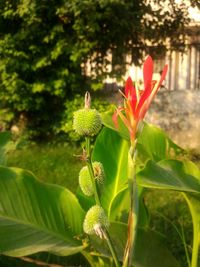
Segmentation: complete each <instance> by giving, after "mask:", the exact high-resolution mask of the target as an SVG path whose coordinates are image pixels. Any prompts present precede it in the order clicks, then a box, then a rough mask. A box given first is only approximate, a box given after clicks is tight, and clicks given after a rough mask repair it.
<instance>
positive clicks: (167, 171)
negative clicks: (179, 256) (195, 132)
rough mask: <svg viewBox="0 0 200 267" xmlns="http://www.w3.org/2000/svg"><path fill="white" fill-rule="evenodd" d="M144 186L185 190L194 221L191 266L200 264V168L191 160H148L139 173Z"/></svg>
mask: <svg viewBox="0 0 200 267" xmlns="http://www.w3.org/2000/svg"><path fill="white" fill-rule="evenodd" d="M137 180H138V183H139V184H140V185H142V186H144V187H151V188H158V189H168V190H169V189H170V190H176V191H181V192H183V195H184V197H185V199H186V201H187V203H188V207H189V209H190V212H191V215H192V221H193V251H192V261H191V266H200V260H199V257H198V252H199V246H200V234H199V233H200V170H199V168H198V167H197V166H196V165H195V164H194V163H192V162H191V161H178V160H163V161H160V162H158V163H155V162H153V161H149V162H147V164H146V166H145V168H144V169H143V170H142V171H140V172H139V173H138V174H137Z"/></svg>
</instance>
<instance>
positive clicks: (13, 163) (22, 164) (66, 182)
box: [7, 144, 83, 192]
mask: <svg viewBox="0 0 200 267" xmlns="http://www.w3.org/2000/svg"><path fill="white" fill-rule="evenodd" d="M79 154H81V150H80V149H78V148H77V147H76V146H70V145H69V144H64V145H58V146H53V145H40V146H39V145H38V146H37V145H31V146H28V147H24V148H22V149H20V150H16V151H14V152H12V153H10V155H9V156H8V162H7V164H8V166H10V167H19V168H23V169H27V170H30V171H32V172H33V173H34V174H35V175H36V176H37V177H38V178H39V179H40V180H42V181H44V182H48V183H53V184H59V185H62V186H65V187H67V188H69V189H70V190H71V191H72V192H75V190H76V188H77V185H78V173H79V171H80V169H81V166H82V165H83V164H82V162H81V161H80V160H79V159H78V158H77V156H76V155H79Z"/></svg>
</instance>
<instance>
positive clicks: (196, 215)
mask: <svg viewBox="0 0 200 267" xmlns="http://www.w3.org/2000/svg"><path fill="white" fill-rule="evenodd" d="M183 195H184V197H185V199H186V201H187V204H188V207H189V209H190V212H191V216H192V222H193V249H192V260H191V267H193V266H195V267H196V266H198V267H199V266H200V257H199V255H198V253H199V247H200V195H199V194H198V195H197V194H188V193H187V194H185V193H184V194H183Z"/></svg>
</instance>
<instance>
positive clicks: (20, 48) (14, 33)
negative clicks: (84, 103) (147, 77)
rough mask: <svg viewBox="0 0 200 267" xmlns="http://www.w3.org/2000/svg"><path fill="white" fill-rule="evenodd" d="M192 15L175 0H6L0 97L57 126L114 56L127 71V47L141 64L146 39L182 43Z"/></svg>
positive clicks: (0, 2) (1, 20)
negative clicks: (70, 102) (88, 68)
mask: <svg viewBox="0 0 200 267" xmlns="http://www.w3.org/2000/svg"><path fill="white" fill-rule="evenodd" d="M192 2H193V5H195V4H196V2H195V1H194V0H193V1H192ZM197 2H198V1H197ZM166 3H167V5H166ZM166 6H167V7H166ZM188 22H189V19H188V16H187V8H186V6H185V5H184V4H181V5H179V6H178V5H176V4H175V0H169V1H167V0H165V1H159V0H153V1H148V0H146V1H144V0H99V1H94V0H82V1H80V0H67V1H66V0H0V105H1V107H6V108H8V109H9V110H11V111H12V112H13V113H14V114H15V117H16V116H18V115H19V114H20V113H24V114H26V116H27V117H28V120H29V122H30V123H32V125H33V127H40V128H41V127H43V126H44V125H49V129H51V127H52V125H53V124H54V123H55V121H59V119H60V116H61V114H62V112H63V110H64V109H65V102H66V100H67V99H68V98H69V97H71V96H73V94H74V93H76V92H80V91H81V90H84V89H85V87H86V86H87V87H88V86H91V85H92V87H93V88H95V83H96V82H97V81H98V80H102V78H103V77H104V76H105V75H106V74H107V72H108V70H107V65H108V64H109V63H111V64H112V67H113V68H112V72H111V73H110V75H113V76H116V75H121V74H122V73H123V72H124V71H125V65H126V63H127V62H126V57H125V55H126V54H129V55H130V56H131V61H132V62H135V63H136V64H138V63H140V60H141V59H142V57H143V52H144V51H146V52H149V51H148V50H149V48H148V46H147V44H151V45H154V46H156V47H157V48H158V50H157V51H163V50H165V46H164V44H165V42H166V40H167V41H168V42H169V43H170V44H171V46H172V47H174V48H177V44H181V43H182V42H183V41H184V37H183V36H184V35H183V34H184V30H185V26H186V25H187V23H188ZM108 53H111V54H112V62H109V60H108ZM86 62H90V63H91V66H92V69H93V72H92V73H94V74H95V75H94V76H91V77H87V76H86V75H85V71H84V66H85V64H86ZM96 87H97V86H96ZM47 128H48V127H47ZM45 129H46V128H45ZM45 131H46V130H45Z"/></svg>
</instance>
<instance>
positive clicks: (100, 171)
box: [92, 161, 105, 184]
mask: <svg viewBox="0 0 200 267" xmlns="http://www.w3.org/2000/svg"><path fill="white" fill-rule="evenodd" d="M92 167H93V170H94V177H95V179H96V180H97V182H98V183H100V184H102V183H103V181H104V179H105V172H104V168H103V164H102V163H101V162H98V161H95V162H93V163H92Z"/></svg>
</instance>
